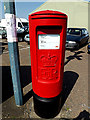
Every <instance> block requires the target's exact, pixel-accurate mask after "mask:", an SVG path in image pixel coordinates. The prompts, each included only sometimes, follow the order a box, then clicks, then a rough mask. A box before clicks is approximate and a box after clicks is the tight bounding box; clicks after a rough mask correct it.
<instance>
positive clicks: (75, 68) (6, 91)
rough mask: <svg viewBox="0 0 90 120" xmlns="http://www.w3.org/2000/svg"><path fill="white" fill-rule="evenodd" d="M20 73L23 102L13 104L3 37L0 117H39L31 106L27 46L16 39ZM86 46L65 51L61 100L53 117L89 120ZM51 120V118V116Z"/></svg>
mask: <svg viewBox="0 0 90 120" xmlns="http://www.w3.org/2000/svg"><path fill="white" fill-rule="evenodd" d="M18 46H19V55H20V74H21V82H22V87H23V94H24V103H25V104H24V105H23V106H21V107H19V108H18V107H16V105H15V101H14V96H13V87H12V81H11V73H10V62H9V53H8V45H7V41H5V40H3V42H2V45H1V47H2V48H3V50H1V52H0V58H1V57H2V62H1V63H2V93H3V95H2V101H3V103H2V116H3V118H39V117H38V116H37V115H36V114H35V112H34V109H33V102H32V90H31V67H30V66H31V61H30V52H29V49H30V47H29V45H27V43H25V42H19V44H18ZM89 56H90V55H88V54H87V45H86V46H84V47H82V48H80V49H79V50H77V51H69V50H66V51H65V66H64V82H63V103H62V109H61V111H60V113H59V114H58V115H57V116H56V118H64V119H65V120H66V119H67V120H71V119H75V120H89V119H90V114H89V109H88V108H89V106H88V97H89V96H88V95H89V93H88V57H89ZM53 119H55V118H53Z"/></svg>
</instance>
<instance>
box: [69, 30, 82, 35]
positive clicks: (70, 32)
mask: <svg viewBox="0 0 90 120" xmlns="http://www.w3.org/2000/svg"><path fill="white" fill-rule="evenodd" d="M67 33H68V34H71V35H81V30H78V29H67Z"/></svg>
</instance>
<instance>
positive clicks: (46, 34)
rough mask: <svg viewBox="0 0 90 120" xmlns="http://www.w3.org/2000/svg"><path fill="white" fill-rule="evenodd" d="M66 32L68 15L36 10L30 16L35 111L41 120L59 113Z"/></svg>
mask: <svg viewBox="0 0 90 120" xmlns="http://www.w3.org/2000/svg"><path fill="white" fill-rule="evenodd" d="M66 29H67V15H66V14H64V13H61V12H58V11H51V10H45V11H39V12H35V13H33V14H31V15H29V34H30V53H31V72H32V88H33V99H34V110H35V112H36V113H37V114H38V115H39V116H40V117H43V118H52V117H54V116H56V115H57V114H58V113H59V108H60V102H61V99H60V98H61V97H60V96H61V93H62V84H63V72H64V56H65V42H66Z"/></svg>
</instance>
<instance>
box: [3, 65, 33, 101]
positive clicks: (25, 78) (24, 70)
mask: <svg viewBox="0 0 90 120" xmlns="http://www.w3.org/2000/svg"><path fill="white" fill-rule="evenodd" d="M20 71H21V83H22V88H24V87H25V86H27V85H28V84H29V83H31V66H21V67H20ZM13 94H14V93H13V85H12V78H11V70H10V66H2V102H4V101H6V100H7V99H8V98H10V97H11V96H13ZM31 95H32V91H29V93H27V94H26V95H25V96H24V101H26V100H27V99H28V96H29V97H30V96H31Z"/></svg>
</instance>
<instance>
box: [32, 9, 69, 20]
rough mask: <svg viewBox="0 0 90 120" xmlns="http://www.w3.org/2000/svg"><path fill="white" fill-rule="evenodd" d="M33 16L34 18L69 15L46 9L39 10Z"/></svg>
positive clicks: (64, 16)
mask: <svg viewBox="0 0 90 120" xmlns="http://www.w3.org/2000/svg"><path fill="white" fill-rule="evenodd" d="M31 17H32V18H42V17H59V18H67V15H66V14H64V13H62V12H59V11H53V10H44V11H38V12H35V13H32V14H31Z"/></svg>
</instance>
